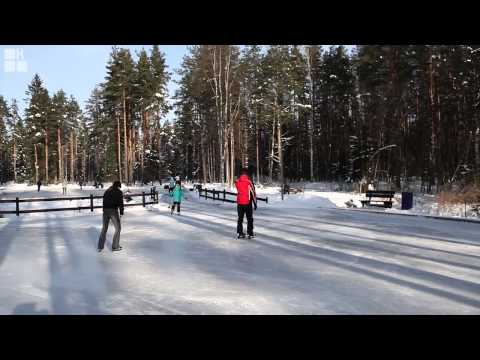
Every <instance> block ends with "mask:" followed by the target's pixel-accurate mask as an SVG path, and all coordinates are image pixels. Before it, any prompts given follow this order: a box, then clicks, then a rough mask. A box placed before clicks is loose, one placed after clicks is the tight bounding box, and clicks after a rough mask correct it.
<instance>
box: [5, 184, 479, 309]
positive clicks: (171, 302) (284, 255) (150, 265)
mask: <svg viewBox="0 0 480 360" xmlns="http://www.w3.org/2000/svg"><path fill="white" fill-rule="evenodd" d="M76 188H77V189H71V190H70V195H85V194H87V195H88V194H90V192H91V191H92V190H91V189H90V188H87V189H85V188H84V190H83V191H80V189H79V187H78V186H76ZM157 188H158V187H157ZM209 188H210V187H209ZM145 189H146V190H148V189H149V187H145ZM104 190H105V189H104ZM104 190H103V191H104ZM123 190H125V189H123ZM131 190H132V192H133V191H134V192H137V191H138V189H131ZM258 190H259V193H260V194H261V195H262V196H265V195H268V196H269V203H268V204H265V203H263V202H260V203H259V209H258V211H256V212H255V214H254V216H255V231H256V233H257V235H258V237H257V238H256V239H254V240H237V239H236V238H235V226H236V208H235V205H234V204H229V203H221V202H218V201H213V200H211V199H207V200H206V199H199V198H198V194H197V193H196V192H189V191H187V193H186V197H187V198H186V200H185V201H184V202H183V203H182V215H181V216H176V215H174V216H172V215H170V213H169V209H168V206H167V203H168V201H169V198H168V195H162V197H161V203H160V204H159V205H155V206H151V207H148V208H146V209H144V208H142V207H131V208H127V209H126V211H125V216H124V217H123V218H122V235H121V244H122V246H123V247H124V250H123V251H121V252H118V253H112V252H111V251H110V250H109V249H106V250H105V251H104V252H103V253H100V254H99V253H97V252H96V251H95V250H96V245H97V239H98V235H99V232H100V228H101V210H96V211H95V212H93V213H91V212H90V211H82V212H81V213H79V212H78V211H71V212H60V213H56V212H50V213H37V214H23V215H21V216H20V217H16V216H14V215H13V216H12V215H7V216H5V217H4V218H0V314H480V240H479V239H478V230H479V226H480V224H472V223H460V222H458V223H457V222H452V221H444V220H438V219H425V218H421V217H404V216H396V215H390V216H386V215H383V214H377V213H371V212H363V211H358V210H357V211H345V210H344V209H339V208H338V207H342V206H343V207H344V206H345V205H344V201H347V200H349V199H350V198H352V196H353V195H354V194H347V193H334V192H332V194H330V195H329V194H327V193H326V192H323V193H322V192H319V191H311V192H310V191H307V192H306V193H304V194H296V195H287V196H286V197H285V200H284V201H283V202H282V201H281V199H280V198H279V194H278V190H277V189H273V188H266V189H258ZM29 191H31V193H29V194H27V193H26V189H25V188H24V187H22V186H18V187H16V188H15V187H12V186H8V187H6V188H5V189H3V190H0V193H3V194H0V198H4V199H5V198H11V197H12V196H13V197H14V196H15V195H16V194H19V193H20V194H21V195H20V196H21V197H22V198H24V197H34V196H59V195H61V186H57V187H55V186H49V187H48V188H42V191H43V193H42V192H40V194H38V193H37V192H36V187H35V188H34V187H30V190H29ZM98 193H102V190H98ZM322 194H323V195H322ZM17 196H18V195H17ZM358 196H360V195H358ZM354 200H355V198H354ZM135 201H138V200H135ZM87 202H88V200H87ZM39 204H42V203H34V204H32V205H31V206H32V207H34V208H36V207H38V205H39ZM43 204H48V206H49V207H53V206H60V205H63V204H62V203H60V204H59V203H43ZM23 205H25V206H26V205H27V204H22V206H23ZM5 206H6V204H0V208H2V209H4V208H5ZM42 206H43V205H42ZM112 235H113V229H111V230H110V231H109V233H108V237H107V239H108V240H107V245H109V246H111V238H112Z"/></svg>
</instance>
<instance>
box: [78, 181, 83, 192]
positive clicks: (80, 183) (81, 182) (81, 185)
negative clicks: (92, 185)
mask: <svg viewBox="0 0 480 360" xmlns="http://www.w3.org/2000/svg"><path fill="white" fill-rule="evenodd" d="M78 184H79V185H80V190H83V189H82V187H83V181H82V180H80V182H79V183H78Z"/></svg>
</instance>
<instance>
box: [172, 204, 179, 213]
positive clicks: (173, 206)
mask: <svg viewBox="0 0 480 360" xmlns="http://www.w3.org/2000/svg"><path fill="white" fill-rule="evenodd" d="M175 205H177V213H179V214H180V203H179V202H177V201H174V202H173V205H172V214H173V212H174V211H175Z"/></svg>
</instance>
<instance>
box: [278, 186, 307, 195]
mask: <svg viewBox="0 0 480 360" xmlns="http://www.w3.org/2000/svg"><path fill="white" fill-rule="evenodd" d="M281 191H282V190H281V189H280V192H281ZM301 192H303V190H302V189H300V188H293V187H290V185H286V184H285V185H284V186H283V194H289V195H290V193H292V194H296V193H301Z"/></svg>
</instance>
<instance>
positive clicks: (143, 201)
mask: <svg viewBox="0 0 480 360" xmlns="http://www.w3.org/2000/svg"><path fill="white" fill-rule="evenodd" d="M142 205H143V207H145V191H142Z"/></svg>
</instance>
